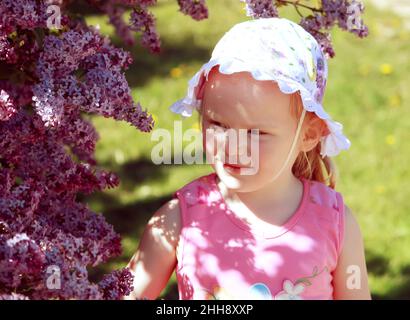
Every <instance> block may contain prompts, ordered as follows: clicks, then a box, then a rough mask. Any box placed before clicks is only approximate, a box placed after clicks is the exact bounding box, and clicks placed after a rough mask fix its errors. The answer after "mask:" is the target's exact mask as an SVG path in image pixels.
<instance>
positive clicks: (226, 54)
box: [170, 18, 351, 157]
mask: <svg viewBox="0 0 410 320" xmlns="http://www.w3.org/2000/svg"><path fill="white" fill-rule="evenodd" d="M216 65H219V72H221V73H223V74H232V73H235V72H243V71H247V72H249V73H251V74H252V76H253V77H254V78H255V79H256V80H272V81H275V82H276V83H277V84H278V87H279V89H280V90H281V91H282V92H283V93H285V94H291V93H294V92H297V91H299V92H300V97H301V99H302V102H303V107H304V109H305V110H306V111H308V112H314V113H315V114H316V115H317V116H318V117H319V118H321V119H323V120H324V121H325V123H326V124H327V127H328V129H329V133H328V134H327V135H326V136H323V137H322V138H321V155H322V157H325V156H329V157H331V156H336V155H337V154H339V152H340V151H341V150H346V149H348V148H349V147H350V145H351V143H350V141H349V139H348V138H347V137H345V136H344V135H343V132H342V130H343V125H342V124H341V123H339V122H336V121H333V120H332V119H331V117H330V115H329V114H328V113H326V111H325V110H324V108H323V106H322V100H323V95H324V91H325V87H326V81H327V72H328V66H327V61H326V58H325V56H324V55H323V52H322V51H321V49H320V45H319V44H318V43H317V41H316V39H315V38H314V37H313V36H312V35H311V34H310V33H308V32H307V31H305V30H304V29H303V28H302V27H301V26H299V25H298V24H296V23H294V22H292V21H290V20H288V19H285V18H261V19H256V20H249V21H245V22H241V23H238V24H236V25H234V26H233V27H232V28H231V29H230V30H229V31H228V32H226V33H225V34H224V35H223V37H222V38H221V39H220V40H219V42H218V43H217V44H216V46H215V48H214V50H213V52H212V56H211V59H210V60H209V61H208V62H207V63H205V64H204V65H203V66H202V67H201V68H200V70H199V71H198V72H197V73H196V74H195V75H194V76H193V77H192V78H191V80H189V82H188V91H187V94H186V96H185V97H184V98H183V99H180V100H178V101H176V102H175V103H174V104H173V105H171V107H170V109H171V111H172V112H175V113H178V114H181V115H182V116H184V117H190V116H191V115H192V113H193V110H194V109H196V110H199V108H200V107H201V102H202V100H200V99H197V96H196V94H195V88H196V87H197V86H198V84H199V82H200V80H201V77H202V76H205V77H206V80H208V73H209V71H210V70H211V69H212V68H213V67H214V66H216Z"/></svg>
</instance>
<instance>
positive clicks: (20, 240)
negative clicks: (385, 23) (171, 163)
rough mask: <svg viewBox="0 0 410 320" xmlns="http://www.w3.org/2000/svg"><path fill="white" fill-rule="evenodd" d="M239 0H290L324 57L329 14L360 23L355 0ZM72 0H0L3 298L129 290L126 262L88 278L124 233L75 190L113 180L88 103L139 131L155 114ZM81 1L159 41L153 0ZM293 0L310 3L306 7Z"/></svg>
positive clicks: (126, 34)
mask: <svg viewBox="0 0 410 320" xmlns="http://www.w3.org/2000/svg"><path fill="white" fill-rule="evenodd" d="M241 1H244V2H246V8H247V14H248V15H249V16H252V17H253V18H266V17H274V16H277V15H278V10H277V9H278V8H279V7H280V6H284V5H292V6H294V7H295V9H296V10H297V11H298V12H299V14H300V15H301V21H300V24H301V25H302V26H303V27H304V28H305V29H306V30H308V31H309V32H311V33H312V34H313V35H314V36H315V37H316V38H317V39H318V41H319V42H320V44H321V45H322V47H323V50H324V52H326V54H327V55H328V56H330V57H333V56H334V51H333V48H332V45H331V40H330V35H329V30H330V29H331V28H332V27H333V26H334V25H338V26H339V27H340V28H342V29H344V30H347V31H350V32H352V33H355V34H356V35H358V36H359V37H364V36H366V35H367V33H368V31H367V27H366V26H364V24H363V21H362V20H361V17H360V15H361V13H362V12H363V9H364V8H363V5H362V4H361V3H360V2H358V1H355V0H353V1H345V0H340V1H331V0H322V1H321V4H320V7H318V8H315V7H309V6H308V5H306V4H304V3H305V2H303V3H302V2H300V1H267V0H246V1H245V0H241ZM73 2H74V1H64V0H2V1H0V137H1V139H0V299H22V300H24V299H120V298H121V297H122V296H124V295H127V294H128V293H129V292H130V291H131V290H132V283H133V277H132V275H131V273H130V271H129V270H128V269H126V268H125V269H121V270H116V271H114V272H112V273H111V274H108V275H105V276H104V277H103V279H102V280H101V281H100V282H99V283H93V282H91V281H90V280H89V279H88V271H87V270H88V269H87V268H90V267H95V266H97V265H98V264H100V263H103V262H105V261H107V260H108V259H110V258H112V257H115V256H118V255H119V254H121V238H120V236H119V235H118V234H117V233H116V232H115V231H114V229H113V227H112V226H111V225H110V224H108V223H107V221H106V220H105V219H104V216H103V215H102V214H99V213H95V212H92V211H91V210H90V209H89V207H88V206H87V205H86V204H83V203H80V202H78V201H77V196H78V195H79V194H91V193H93V192H96V191H101V190H104V189H107V188H113V187H116V186H118V184H119V179H118V177H117V175H116V174H115V173H113V172H109V171H106V170H103V169H101V168H98V166H97V161H96V159H95V155H94V153H95V146H96V142H97V141H98V139H99V135H98V132H97V131H96V130H95V128H94V126H93V125H92V123H91V122H90V121H88V120H87V118H85V114H98V115H102V116H104V117H110V118H114V119H116V120H122V121H126V122H128V123H129V124H130V125H132V126H134V127H135V128H136V129H138V130H140V131H142V132H149V131H150V130H151V129H152V128H153V125H154V121H153V119H152V117H151V115H149V113H148V111H147V110H144V109H143V107H142V106H141V105H140V103H139V102H134V100H133V99H132V97H131V90H130V88H129V86H128V83H127V80H126V78H125V76H124V70H126V69H127V68H128V66H129V65H130V64H131V63H132V57H131V55H130V54H129V53H128V52H126V51H124V50H123V49H121V48H116V47H114V46H113V45H112V44H111V42H110V39H109V38H107V37H105V36H102V35H101V34H100V33H99V32H98V30H97V29H95V28H93V27H91V26H88V25H86V24H85V22H84V20H83V19H80V18H79V17H78V15H77V14H74V13H72V12H71V11H70V6H69V5H71V6H72V5H73ZM87 2H88V3H89V4H90V5H92V6H94V7H95V9H96V10H98V11H99V12H101V13H103V14H105V15H107V16H108V19H109V21H110V23H111V24H112V25H113V26H114V27H115V30H116V34H117V35H118V36H119V37H120V38H121V39H122V40H123V41H124V43H125V44H126V45H134V44H135V33H140V34H141V45H142V46H144V47H145V48H147V49H148V50H149V51H150V52H152V53H158V52H160V47H161V42H160V37H159V35H158V33H157V31H156V20H155V17H154V15H153V14H152V13H151V12H150V7H151V6H153V5H155V4H156V3H157V1H156V0H88V1H87ZM177 3H178V5H179V10H180V12H182V13H183V14H185V15H189V16H191V17H192V18H193V19H195V20H202V19H205V18H207V17H208V9H207V7H206V4H205V1H204V0H177ZM300 7H303V8H304V9H308V10H310V11H311V12H312V14H311V15H308V16H303V15H302V14H301V12H300V10H299V9H300ZM50 9H52V10H50ZM57 9H58V11H60V12H59V13H58V12H57V14H58V15H57V17H56V16H54V18H55V20H53V21H51V22H52V23H51V24H50V16H53V15H54V13H56V10H57ZM126 12H130V14H129V17H128V21H126V20H125V19H124V17H125V13H126ZM55 22H56V23H55ZM57 22H58V23H57Z"/></svg>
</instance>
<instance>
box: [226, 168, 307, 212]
mask: <svg viewBox="0 0 410 320" xmlns="http://www.w3.org/2000/svg"><path fill="white" fill-rule="evenodd" d="M302 196H303V183H302V181H300V180H299V179H298V178H296V177H295V176H294V175H293V173H292V172H290V173H288V174H285V172H284V173H283V174H281V175H280V176H279V177H278V178H277V179H276V180H274V181H272V182H270V183H268V184H267V185H265V186H264V187H262V188H260V189H258V190H255V191H251V192H236V191H235V190H232V189H226V197H228V198H231V199H234V198H237V199H239V200H240V201H241V202H242V203H243V204H245V205H246V206H247V207H248V208H252V210H255V211H262V212H263V211H267V210H269V212H272V211H275V208H277V209H278V211H280V212H283V210H284V209H285V208H288V210H289V211H290V212H292V210H293V209H295V210H296V208H297V207H298V205H299V203H300V201H301V199H302Z"/></svg>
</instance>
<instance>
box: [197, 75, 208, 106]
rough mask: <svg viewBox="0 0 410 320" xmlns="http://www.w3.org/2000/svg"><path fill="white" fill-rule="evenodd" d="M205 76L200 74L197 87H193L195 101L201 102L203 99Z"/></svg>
mask: <svg viewBox="0 0 410 320" xmlns="http://www.w3.org/2000/svg"><path fill="white" fill-rule="evenodd" d="M205 80H206V78H205V75H204V74H203V73H202V74H201V77H200V78H199V82H198V85H197V86H196V87H195V90H194V92H195V97H196V99H197V100H202V99H203V98H204V88H205Z"/></svg>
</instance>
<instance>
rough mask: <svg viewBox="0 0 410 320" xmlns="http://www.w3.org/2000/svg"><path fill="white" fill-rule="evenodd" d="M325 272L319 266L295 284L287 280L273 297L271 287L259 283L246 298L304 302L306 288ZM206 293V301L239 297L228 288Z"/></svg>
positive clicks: (248, 292) (218, 288) (218, 287)
mask: <svg viewBox="0 0 410 320" xmlns="http://www.w3.org/2000/svg"><path fill="white" fill-rule="evenodd" d="M323 271H328V268H327V267H326V266H325V267H324V268H323V269H322V270H321V271H320V272H319V269H318V267H317V266H315V267H314V268H313V272H312V274H311V275H308V276H306V277H302V278H298V279H296V280H295V281H294V282H292V281H291V280H289V279H285V280H284V281H283V283H282V290H281V291H279V292H278V293H277V294H276V295H274V296H273V295H272V293H271V291H270V289H269V287H268V286H267V285H266V284H265V283H263V282H257V283H254V284H252V285H251V286H249V288H248V290H247V293H246V296H245V297H242V298H246V299H248V300H303V297H302V295H301V294H302V293H303V292H304V291H305V288H306V287H308V286H311V285H312V282H311V279H313V278H315V277H317V276H318V275H320V274H321V273H322V272H323ZM203 290H205V291H206V296H205V299H206V300H235V299H238V297H237V296H236V295H235V293H234V292H230V291H229V290H228V289H227V288H223V287H220V286H215V287H214V288H213V289H212V291H208V290H206V289H203Z"/></svg>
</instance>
